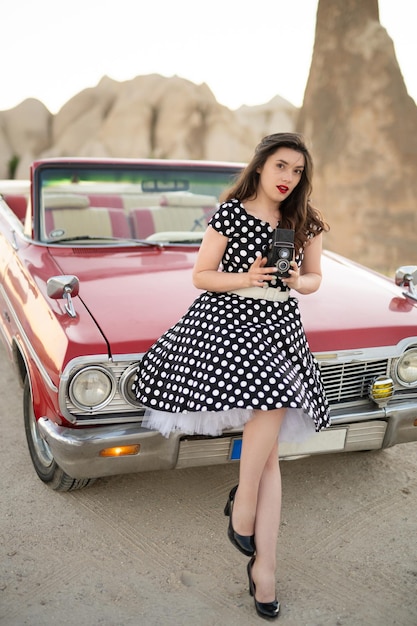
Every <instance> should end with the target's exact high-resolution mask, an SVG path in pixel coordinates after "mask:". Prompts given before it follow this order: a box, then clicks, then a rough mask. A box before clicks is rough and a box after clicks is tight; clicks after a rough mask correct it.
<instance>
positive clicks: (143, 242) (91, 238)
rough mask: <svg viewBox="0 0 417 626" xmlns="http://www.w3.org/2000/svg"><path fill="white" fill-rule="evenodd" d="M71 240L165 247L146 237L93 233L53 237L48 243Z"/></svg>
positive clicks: (69, 241) (68, 241)
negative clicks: (136, 237) (137, 237)
mask: <svg viewBox="0 0 417 626" xmlns="http://www.w3.org/2000/svg"><path fill="white" fill-rule="evenodd" d="M71 241H107V242H112V243H113V242H115V241H117V242H120V243H122V244H124V243H131V244H135V245H137V244H138V245H144V246H157V247H158V248H163V244H162V243H160V242H158V241H149V240H146V239H128V238H120V237H99V236H92V235H76V236H75V237H62V238H61V239H53V240H48V241H47V242H46V243H71Z"/></svg>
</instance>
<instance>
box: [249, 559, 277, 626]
mask: <svg viewBox="0 0 417 626" xmlns="http://www.w3.org/2000/svg"><path fill="white" fill-rule="evenodd" d="M255 559H256V557H255V556H253V557H252V558H251V560H250V561H249V563H248V567H247V569H248V578H249V593H250V595H251V596H253V599H254V601H255V609H256V612H257V614H258V615H259V617H263V618H265V619H275V618H277V617H278V614H279V602H278V600H276V599H275V600H274V601H273V602H258V600H257V599H256V597H255V593H256V587H255V583H254V582H253V578H252V565H253V564H254V563H255Z"/></svg>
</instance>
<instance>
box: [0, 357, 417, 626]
mask: <svg viewBox="0 0 417 626" xmlns="http://www.w3.org/2000/svg"><path fill="white" fill-rule="evenodd" d="M21 396H22V393H21V390H20V388H19V387H18V385H17V384H16V383H15V381H14V373H13V371H12V370H11V368H10V367H9V365H8V363H6V362H5V356H4V352H3V349H0V417H1V440H0V441H1V443H0V446H1V447H0V451H1V464H0V510H1V519H0V623H1V624H2V625H5V626H6V625H7V626H21V625H26V624H27V625H31V626H49V625H59V626H66V625H68V626H73V625H74V626H79V625H81V626H84V625H85V626H95V625H97V626H98V625H100V626H131V625H137V624H141V625H142V624H143V625H145V624H146V625H150V626H153V625H158V626H159V625H164V626H165V625H167V626H171V625H175V626H176V625H179V626H196V625H201V626H215V625H216V626H217V625H218V624H224V625H226V626H249V625H253V624H259V623H266V622H265V621H264V620H261V619H260V618H258V617H257V616H256V614H255V611H254V606H253V601H252V599H251V598H250V596H249V594H248V585H247V578H246V563H247V559H246V558H245V557H244V556H243V555H240V553H239V552H237V551H236V550H235V549H234V548H233V547H232V546H231V544H230V543H229V542H228V539H227V537H226V527H227V518H225V517H224V515H223V507H224V504H225V501H226V497H227V494H228V491H229V489H230V488H231V486H233V485H234V484H235V483H236V479H237V466H236V465H231V466H219V467H214V468H200V469H190V470H178V471H171V472H153V473H147V474H141V475H129V476H116V477H112V478H106V479H102V480H100V481H98V482H97V483H96V484H95V485H94V486H93V487H91V488H89V489H85V490H81V491H76V492H72V493H67V494H60V493H56V492H53V491H51V490H50V489H49V488H48V487H46V486H45V485H44V484H43V483H42V482H41V481H40V480H39V479H38V477H37V476H36V474H35V472H34V470H33V469H32V466H31V462H30V459H29V454H28V451H27V449H26V442H25V437H24V429H23V418H22V397H21ZM282 475H283V489H284V501H283V516H282V529H281V535H280V539H279V545H278V563H279V567H278V574H277V591H278V596H279V599H280V601H281V615H280V618H279V620H278V622H277V623H279V624H282V625H287V626H304V625H305V626H327V625H329V626H336V625H343V626H348V625H349V626H361V625H367V626H368V625H378V626H390V625H394V624H395V625H398V626H416V624H417V536H416V535H417V522H416V517H417V516H416V514H417V444H414V443H413V444H406V445H401V446H397V447H396V448H392V449H390V450H386V451H384V452H377V453H359V454H341V455H329V456H323V457H310V458H306V459H300V460H298V461H286V462H284V463H283V464H282Z"/></svg>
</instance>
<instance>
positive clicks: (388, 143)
mask: <svg viewBox="0 0 417 626" xmlns="http://www.w3.org/2000/svg"><path fill="white" fill-rule="evenodd" d="M297 129H298V130H300V131H301V132H302V133H303V134H305V136H306V137H307V138H309V140H310V142H311V147H312V152H313V155H314V160H315V175H314V199H315V203H316V204H317V206H319V207H320V208H322V209H323V211H324V213H325V215H326V217H327V219H328V221H329V223H330V226H331V231H330V233H329V234H328V235H326V245H327V246H328V247H330V248H331V249H333V250H335V251H337V252H340V253H342V254H345V255H347V256H349V257H352V258H355V259H356V260H360V262H362V263H365V264H367V265H370V266H372V267H378V268H381V269H386V270H391V271H392V269H393V268H395V267H396V266H397V265H399V264H411V263H416V262H417V211H416V202H417V107H416V105H415V102H414V101H413V100H412V98H410V96H409V95H408V94H407V90H406V87H405V84H404V80H403V77H402V74H401V71H400V68H399V66H398V63H397V60H396V56H395V51H394V47H393V43H392V40H391V39H390V37H389V36H388V34H387V32H386V30H385V29H384V28H383V27H382V26H381V25H380V23H379V12H378V2H377V0H320V3H319V7H318V13H317V24H316V37H315V44H314V51H313V58H312V64H311V68H310V75H309V79H308V83H307V87H306V90H305V95H304V102H303V107H302V110H301V112H300V117H299V121H298V123H297Z"/></svg>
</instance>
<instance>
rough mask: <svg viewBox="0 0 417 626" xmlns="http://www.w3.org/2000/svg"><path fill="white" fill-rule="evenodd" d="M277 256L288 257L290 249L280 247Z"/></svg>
mask: <svg viewBox="0 0 417 626" xmlns="http://www.w3.org/2000/svg"><path fill="white" fill-rule="evenodd" d="M278 256H279V258H280V259H289V258H290V251H289V249H288V248H280V250H279V252H278Z"/></svg>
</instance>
